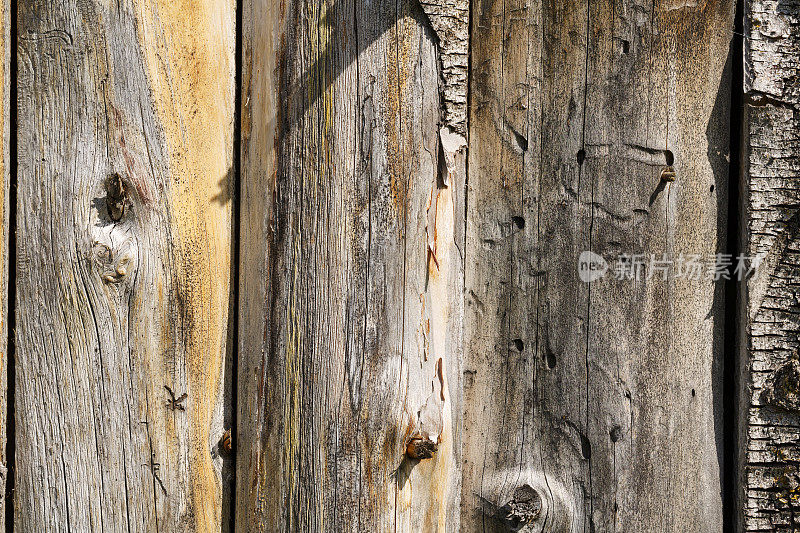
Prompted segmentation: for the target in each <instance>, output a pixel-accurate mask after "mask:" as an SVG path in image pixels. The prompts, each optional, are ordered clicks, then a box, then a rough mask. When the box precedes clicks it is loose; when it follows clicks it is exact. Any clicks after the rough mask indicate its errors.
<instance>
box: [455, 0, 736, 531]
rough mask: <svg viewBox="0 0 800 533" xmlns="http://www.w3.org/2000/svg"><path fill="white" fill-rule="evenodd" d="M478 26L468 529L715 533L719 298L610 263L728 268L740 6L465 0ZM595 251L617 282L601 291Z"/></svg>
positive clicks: (703, 285)
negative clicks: (693, 262)
mask: <svg viewBox="0 0 800 533" xmlns="http://www.w3.org/2000/svg"><path fill="white" fill-rule="evenodd" d="M473 21H474V22H473V35H472V42H473V49H472V54H473V55H472V80H473V81H472V95H473V96H472V99H473V100H472V103H471V119H470V120H471V122H470V124H471V128H470V152H469V153H470V167H469V168H470V176H469V190H468V192H469V194H468V203H467V205H468V206H469V211H468V213H467V221H468V224H467V252H466V256H467V260H466V280H467V283H466V291H467V293H466V315H465V335H466V337H465V346H466V349H465V357H466V359H465V363H464V368H465V391H464V395H465V396H464V398H465V399H464V404H465V415H464V416H465V422H464V423H465V428H464V435H465V438H464V454H465V456H464V462H465V464H464V485H463V488H462V511H463V516H464V518H463V520H464V523H465V524H466V525H468V527H467V529H475V528H479V527H485V528H487V529H493V530H498V531H499V530H503V528H504V527H522V526H525V527H526V528H527V530H530V531H538V530H552V531H587V530H588V531H591V530H599V531H609V530H620V531H649V530H658V531H696V530H698V528H703V529H702V530H706V529H705V528H706V527H715V528H721V523H722V509H721V501H722V500H721V495H720V474H721V470H720V468H721V466H720V464H719V461H721V455H719V450H718V448H717V446H718V442H719V441H718V439H720V438H721V428H720V427H719V420H720V417H721V414H720V412H719V410H718V406H719V401H720V397H719V395H720V390H719V381H718V380H719V376H720V373H719V372H720V371H719V368H718V366H717V365H718V361H719V359H720V357H721V354H720V349H721V341H722V339H721V337H720V336H719V332H720V331H721V329H720V328H721V320H722V317H723V308H722V302H721V300H720V299H719V296H720V294H721V293H720V290H719V289H721V285H720V282H717V283H715V282H713V280H710V279H709V278H708V277H705V276H704V277H703V279H701V280H698V281H689V280H685V279H675V278H674V275H675V272H674V271H672V272H670V274H669V277H668V279H667V280H666V281H664V280H661V279H660V278H659V277H654V278H650V279H645V277H643V278H642V279H641V280H640V281H638V282H634V281H633V280H618V279H616V277H615V275H614V269H615V264H614V263H615V259H616V258H617V256H618V255H620V254H627V255H629V256H630V255H634V254H642V255H646V256H647V257H648V260H649V255H650V254H656V255H657V256H660V255H661V254H662V253H666V254H668V259H672V260H677V259H678V257H679V256H680V254H681V253H682V254H684V255H688V254H700V255H701V256H702V257H703V260H708V258H709V257H712V258H713V256H714V255H715V254H716V253H717V252H722V251H723V250H722V246H723V243H724V242H725V232H724V223H723V221H724V220H725V218H724V217H725V216H726V213H725V210H724V206H725V203H726V201H727V163H726V161H725V157H726V154H727V149H728V138H727V117H728V108H727V102H728V95H729V92H728V91H729V66H728V65H727V64H726V60H727V59H728V46H729V42H730V39H731V33H730V28H731V25H732V21H733V5H732V2H700V3H697V4H696V5H695V4H694V3H691V5H689V3H684V2H668V1H664V2H655V3H651V2H640V1H624V2H619V1H615V2H610V1H609V2H605V1H596V0H591V1H589V2H583V3H581V2H571V3H567V4H565V3H563V2H555V3H554V2H546V1H545V2H519V5H517V4H515V3H513V2H512V3H509V2H508V1H507V2H493V3H490V2H476V3H475V4H474V5H473ZM520 27H521V28H520ZM497 57H502V58H503V59H502V61H497V60H496V58H497ZM668 154H671V156H670V155H668ZM670 157H672V158H674V160H675V161H674V165H675V169H676V171H677V173H678V181H676V182H675V183H673V184H671V185H666V184H661V183H660V175H661V171H662V169H664V167H665V166H666V165H667V163H668V158H670ZM712 186H713V189H712ZM587 250H591V251H593V252H594V253H596V254H599V255H601V256H603V257H604V258H605V259H606V261H608V263H609V267H610V270H609V271H608V272H607V273H606V275H605V276H604V277H603V278H601V279H598V280H596V281H594V282H592V283H584V282H582V281H581V280H580V278H579V276H578V261H579V256H580V254H581V253H582V252H583V251H587ZM716 286H719V287H716ZM692 393H694V394H692ZM687 465H688V466H687ZM533 493H535V494H536V495H535V496H532V495H531V494H533ZM686 494H690V495H691V496H690V497H688V498H686V497H685V495H686ZM540 500H541V505H542V508H541V510H538V504H539V503H540ZM675 501H681V504H680V505H678V506H673V505H669V504H668V502H675ZM504 523H505V524H504ZM716 524H719V525H716Z"/></svg>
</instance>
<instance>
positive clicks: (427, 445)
mask: <svg viewBox="0 0 800 533" xmlns="http://www.w3.org/2000/svg"><path fill="white" fill-rule="evenodd" d="M435 452H436V443H435V442H433V441H432V440H430V439H429V438H427V437H412V438H411V440H410V441H408V446H406V455H407V456H408V458H409V459H416V460H418V461H419V460H422V459H430V458H431V457H433V454H434V453H435Z"/></svg>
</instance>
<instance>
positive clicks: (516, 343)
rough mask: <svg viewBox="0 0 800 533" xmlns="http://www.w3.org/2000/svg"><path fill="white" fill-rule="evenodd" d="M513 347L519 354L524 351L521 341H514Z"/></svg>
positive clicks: (523, 344)
mask: <svg viewBox="0 0 800 533" xmlns="http://www.w3.org/2000/svg"><path fill="white" fill-rule="evenodd" d="M514 347H515V348H516V349H517V351H518V352H521V351H522V350H524V349H525V343H524V342H522V339H514Z"/></svg>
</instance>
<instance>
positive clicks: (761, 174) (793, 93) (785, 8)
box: [738, 0, 800, 531]
mask: <svg viewBox="0 0 800 533" xmlns="http://www.w3.org/2000/svg"><path fill="white" fill-rule="evenodd" d="M744 25H745V31H744V35H745V57H744V64H745V80H744V99H745V109H744V128H743V129H744V143H743V144H744V147H743V148H744V149H743V153H742V162H743V170H744V172H743V174H742V181H743V183H742V189H743V190H744V191H745V195H744V196H743V201H742V223H743V227H744V231H743V238H742V240H743V243H742V248H743V250H744V251H745V252H746V253H747V254H748V255H750V256H754V257H755V256H758V257H759V258H760V260H761V262H760V265H759V267H758V268H757V269H756V271H755V273H754V275H753V276H751V277H750V278H748V279H746V280H744V281H743V282H742V283H741V289H742V294H743V303H744V305H743V306H742V312H741V315H740V336H741V351H740V354H739V356H740V361H741V384H742V388H741V404H740V405H741V409H740V414H739V416H740V418H739V421H740V424H741V426H740V427H741V437H742V441H741V443H740V466H741V467H742V468H741V472H740V479H739V495H738V496H739V503H740V506H739V513H738V519H739V528H740V530H741V531H795V530H796V529H797V528H798V526H800V518H798V516H800V514H799V513H798V505H800V501H799V500H798V487H800V472H798V466H797V465H798V457H799V456H800V444H799V443H798V439H797V433H798V431H800V403H798V401H797V394H798V380H800V373H798V368H799V367H800V363H798V358H800V354H798V349H799V348H800V343H798V332H799V331H800V320H798V305H799V304H798V302H800V286H799V285H798V281H797V280H798V278H800V254H799V253H798V252H800V232H798V228H800V224H798V220H800V216H798V212H799V211H798V210H800V187H798V184H797V178H798V177H800V3H798V2H796V1H792V0H789V1H773V0H748V1H747V2H745V16H744Z"/></svg>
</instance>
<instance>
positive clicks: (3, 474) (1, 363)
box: [0, 0, 13, 530]
mask: <svg viewBox="0 0 800 533" xmlns="http://www.w3.org/2000/svg"><path fill="white" fill-rule="evenodd" d="M10 11H11V6H10V3H9V2H8V0H4V1H0V54H2V55H0V57H2V63H3V64H2V69H0V99H2V105H0V135H2V139H3V141H2V149H1V150H0V177H1V178H2V187H1V188H2V191H0V209H1V210H2V213H1V214H0V228H1V229H0V530H3V529H5V507H6V480H7V477H8V457H6V440H7V437H8V420H9V418H10V417H11V416H13V415H11V414H10V413H9V412H8V395H7V391H8V381H7V377H8V374H7V372H8V318H9V311H8V297H9V291H10V290H12V289H11V288H10V287H9V285H8V262H9V254H8V238H9V227H10V218H9V215H10V209H9V196H10V190H11V189H10V185H11V180H10V177H11V176H10V159H9V156H10V152H9V140H10V133H11V131H10V123H9V111H10V108H9V104H10V100H9V96H10V74H11V35H10V27H11V24H10V21H11V13H10Z"/></svg>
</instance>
